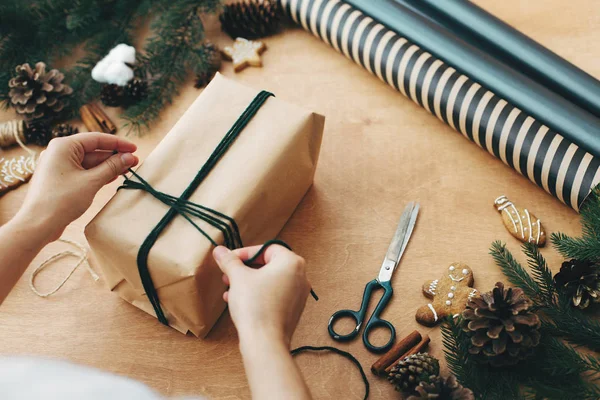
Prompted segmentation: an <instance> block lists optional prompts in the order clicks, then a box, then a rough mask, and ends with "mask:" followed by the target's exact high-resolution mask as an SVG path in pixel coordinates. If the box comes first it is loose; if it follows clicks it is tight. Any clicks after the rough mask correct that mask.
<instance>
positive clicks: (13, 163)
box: [0, 155, 35, 195]
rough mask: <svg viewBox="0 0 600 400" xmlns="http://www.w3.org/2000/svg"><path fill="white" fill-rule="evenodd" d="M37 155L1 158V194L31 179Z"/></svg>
mask: <svg viewBox="0 0 600 400" xmlns="http://www.w3.org/2000/svg"><path fill="white" fill-rule="evenodd" d="M34 169H35V155H28V156H20V157H14V158H4V157H1V158H0V195H2V194H4V193H6V192H8V191H9V190H11V189H14V188H16V187H17V186H20V185H21V184H23V183H25V182H27V181H28V180H29V179H31V176H32V175H33V170H34Z"/></svg>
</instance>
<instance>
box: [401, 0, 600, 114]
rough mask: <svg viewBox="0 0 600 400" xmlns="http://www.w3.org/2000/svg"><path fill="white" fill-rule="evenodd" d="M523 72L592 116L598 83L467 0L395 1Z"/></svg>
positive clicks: (599, 96) (599, 110)
mask: <svg viewBox="0 0 600 400" xmlns="http://www.w3.org/2000/svg"><path fill="white" fill-rule="evenodd" d="M395 1H397V2H399V3H402V4H405V5H407V6H409V7H412V8H413V9H414V10H415V11H417V12H420V13H421V14H423V15H424V16H426V17H428V18H430V19H432V20H433V21H435V22H437V23H439V24H441V25H443V26H444V27H446V28H448V29H450V30H451V31H452V32H453V33H455V34H456V35H457V36H459V37H460V38H462V39H464V40H467V41H468V42H469V43H471V44H473V45H475V46H478V47H479V48H483V49H485V51H486V53H488V54H490V55H492V56H493V57H494V58H496V59H498V60H501V61H503V62H504V63H506V64H508V65H510V66H511V67H513V68H515V69H518V70H520V71H523V72H525V73H526V74H527V75H528V76H529V77H530V78H533V79H535V80H536V81H538V82H540V83H541V84H543V85H544V86H546V87H548V88H549V89H551V90H552V91H554V92H556V93H558V94H560V95H561V96H563V97H564V98H566V99H567V100H569V101H571V102H573V103H574V104H576V105H578V106H579V107H581V108H583V109H584V110H587V111H589V112H590V113H592V114H594V115H595V116H596V117H600V81H598V80H597V79H595V78H594V77H592V76H590V75H589V74H587V73H586V72H585V71H582V70H581V69H579V68H577V67H576V66H575V65H573V64H571V63H570V62H568V61H566V60H565V59H564V58H561V57H560V56H558V55H557V54H556V53H553V52H552V51H550V50H548V49H547V48H545V47H544V46H542V45H541V44H539V43H537V42H536V41H534V40H532V39H531V38H529V37H528V36H526V35H524V34H523V33H521V32H519V31H518V30H516V29H515V28H513V27H512V26H510V25H508V24H506V23H505V22H503V21H502V20H500V19H498V18H496V17H495V16H493V15H492V14H490V13H488V12H487V11H485V10H483V9H482V8H480V7H478V6H477V5H475V4H473V3H472V2H471V1H468V0H453V1H440V0H395Z"/></svg>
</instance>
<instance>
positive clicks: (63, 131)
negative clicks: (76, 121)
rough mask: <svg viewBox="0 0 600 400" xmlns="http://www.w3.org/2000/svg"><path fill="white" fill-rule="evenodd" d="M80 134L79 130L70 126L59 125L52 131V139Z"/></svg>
mask: <svg viewBox="0 0 600 400" xmlns="http://www.w3.org/2000/svg"><path fill="white" fill-rule="evenodd" d="M76 133H79V129H77V127H75V126H73V125H69V124H58V125H56V126H55V127H54V129H52V138H59V137H65V136H71V135H75V134H76Z"/></svg>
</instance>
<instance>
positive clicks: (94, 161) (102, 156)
mask: <svg viewBox="0 0 600 400" xmlns="http://www.w3.org/2000/svg"><path fill="white" fill-rule="evenodd" d="M112 155H113V153H112V152H110V151H94V152H91V153H87V154H86V155H85V156H84V157H83V161H82V162H81V166H82V167H83V168H85V169H91V168H94V167H96V166H98V165H100V164H102V163H103V162H104V161H106V160H108V159H109V158H110V157H112Z"/></svg>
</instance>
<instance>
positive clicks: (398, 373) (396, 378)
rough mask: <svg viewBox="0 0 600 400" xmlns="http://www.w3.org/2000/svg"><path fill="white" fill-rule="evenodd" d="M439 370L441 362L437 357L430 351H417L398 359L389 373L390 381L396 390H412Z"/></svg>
mask: <svg viewBox="0 0 600 400" xmlns="http://www.w3.org/2000/svg"><path fill="white" fill-rule="evenodd" d="M439 372H440V363H439V361H438V360H437V359H436V358H435V357H432V356H430V355H429V354H428V353H417V354H413V355H412V356H408V357H406V358H405V359H404V360H402V361H398V364H396V365H394V367H393V368H392V370H391V371H390V373H389V374H388V381H390V383H391V384H392V385H394V386H395V387H396V390H398V391H405V392H410V391H412V390H413V389H414V388H415V387H416V386H417V385H418V384H419V382H422V381H427V380H428V379H429V377H430V376H432V375H437V374H439Z"/></svg>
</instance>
